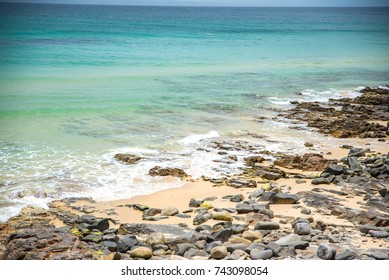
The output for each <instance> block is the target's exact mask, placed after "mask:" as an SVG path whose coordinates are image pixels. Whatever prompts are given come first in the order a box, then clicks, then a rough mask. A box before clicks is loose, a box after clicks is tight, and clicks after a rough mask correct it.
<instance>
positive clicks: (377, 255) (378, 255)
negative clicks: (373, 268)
mask: <svg viewBox="0 0 389 280" xmlns="http://www.w3.org/2000/svg"><path fill="white" fill-rule="evenodd" d="M370 256H371V257H372V258H374V259H376V260H388V259H389V253H388V252H387V251H386V252H384V251H378V250H375V251H372V252H371V253H370Z"/></svg>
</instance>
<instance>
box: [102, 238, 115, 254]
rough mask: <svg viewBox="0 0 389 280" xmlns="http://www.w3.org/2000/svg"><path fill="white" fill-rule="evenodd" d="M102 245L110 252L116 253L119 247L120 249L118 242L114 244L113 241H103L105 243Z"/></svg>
mask: <svg viewBox="0 0 389 280" xmlns="http://www.w3.org/2000/svg"><path fill="white" fill-rule="evenodd" d="M101 245H102V246H104V247H107V248H108V250H110V251H111V252H116V250H117V247H118V244H117V243H116V242H113V241H103V243H102V244H101Z"/></svg>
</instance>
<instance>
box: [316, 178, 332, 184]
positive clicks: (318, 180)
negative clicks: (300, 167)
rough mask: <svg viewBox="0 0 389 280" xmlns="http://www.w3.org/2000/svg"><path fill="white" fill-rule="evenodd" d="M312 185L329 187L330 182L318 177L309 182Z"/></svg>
mask: <svg viewBox="0 0 389 280" xmlns="http://www.w3.org/2000/svg"><path fill="white" fill-rule="evenodd" d="M311 184H312V185H329V184H331V181H330V180H328V179H327V178H323V177H319V178H315V179H313V180H312V181H311Z"/></svg>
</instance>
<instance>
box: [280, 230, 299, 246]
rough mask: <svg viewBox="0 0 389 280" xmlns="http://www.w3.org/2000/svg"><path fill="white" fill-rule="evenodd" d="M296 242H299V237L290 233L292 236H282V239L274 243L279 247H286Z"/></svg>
mask: <svg viewBox="0 0 389 280" xmlns="http://www.w3.org/2000/svg"><path fill="white" fill-rule="evenodd" d="M296 241H301V237H300V236H299V235H297V234H294V233H292V234H289V235H287V236H284V237H282V238H280V239H278V240H277V241H275V242H274V243H276V244H278V245H280V246H288V245H289V244H291V243H292V242H296Z"/></svg>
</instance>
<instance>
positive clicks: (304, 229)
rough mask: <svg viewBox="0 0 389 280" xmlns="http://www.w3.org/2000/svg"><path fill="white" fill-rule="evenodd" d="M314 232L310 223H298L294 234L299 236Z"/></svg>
mask: <svg viewBox="0 0 389 280" xmlns="http://www.w3.org/2000/svg"><path fill="white" fill-rule="evenodd" d="M311 231H312V228H311V225H310V224H309V223H296V224H295V225H294V233H295V234H298V235H308V234H310V233H311Z"/></svg>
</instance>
